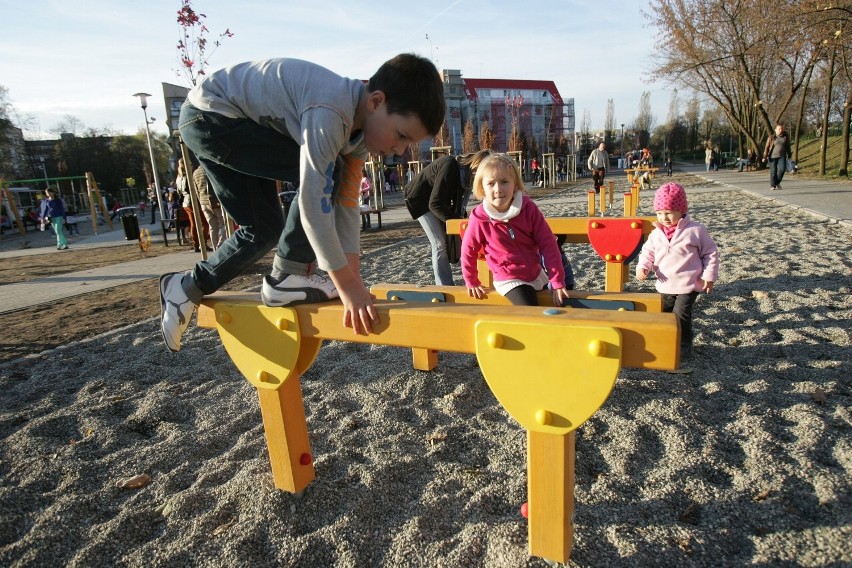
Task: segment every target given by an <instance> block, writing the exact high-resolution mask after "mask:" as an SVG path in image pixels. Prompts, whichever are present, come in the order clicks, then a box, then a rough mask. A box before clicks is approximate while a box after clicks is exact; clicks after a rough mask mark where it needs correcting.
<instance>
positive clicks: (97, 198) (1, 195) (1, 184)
mask: <svg viewBox="0 0 852 568" xmlns="http://www.w3.org/2000/svg"><path fill="white" fill-rule="evenodd" d="M65 180H86V190H87V193H88V202H89V213H90V215H91V218H92V232H93V233H94V234H96V235H97V234H98V211H97V210H98V208H100V212H101V214H102V215H103V218H104V219H105V220H106V222H107V224H108V225H109V228H110V230H112V220H111V219H110V218H109V215H108V214H107V208H106V203H105V202H104V199H103V197H102V196H101V192H100V189H99V188H98V184H97V182H95V177H94V176H93V175H92V173H91V172H86V175H84V176H65V177H55V178H37V179H21V180H13V181H6V180H3V179H0V201H5V202H6V204H7V205H8V209H9V211H10V212H11V213H12V216H13V217H14V218H15V224H16V225H17V227H18V232H19V233H20V234H21V236H22V237H26V229H25V228H24V224H23V220H22V219H21V217H20V215H19V214H18V204H17V203H16V201H15V196H14V193H13V192H12V191H10V190H9V184H10V183H14V184H19V185H20V184H27V183H42V182H47V183H48V184H49V183H50V182H51V181H57V182H58V181H65Z"/></svg>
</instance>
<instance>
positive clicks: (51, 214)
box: [41, 189, 68, 250]
mask: <svg viewBox="0 0 852 568" xmlns="http://www.w3.org/2000/svg"><path fill="white" fill-rule="evenodd" d="M45 193H46V194H47V197H45V198H44V199H43V200H42V202H41V218H42V221H43V222H44V223H48V222H49V223H50V225H51V226H52V227H53V232H54V233H56V250H65V249H67V248H68V241H67V240H65V229H64V228H63V227H62V225H64V224H65V201H63V200H62V198H61V197H59V196H58V195H57V194H56V192H55V191H54V190H53V189H47V190H46V191H45Z"/></svg>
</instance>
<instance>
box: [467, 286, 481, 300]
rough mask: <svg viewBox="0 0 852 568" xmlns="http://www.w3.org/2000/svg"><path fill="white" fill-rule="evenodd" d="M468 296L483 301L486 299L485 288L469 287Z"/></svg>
mask: <svg viewBox="0 0 852 568" xmlns="http://www.w3.org/2000/svg"><path fill="white" fill-rule="evenodd" d="M467 295H468V296H470V297H471V298H476V299H477V300H481V299H483V298H484V297H485V288H483V287H482V286H468V287H467Z"/></svg>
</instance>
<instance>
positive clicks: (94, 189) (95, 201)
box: [86, 172, 112, 235]
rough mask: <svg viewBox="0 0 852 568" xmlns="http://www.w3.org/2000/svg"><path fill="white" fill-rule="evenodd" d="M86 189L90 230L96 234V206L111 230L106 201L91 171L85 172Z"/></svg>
mask: <svg viewBox="0 0 852 568" xmlns="http://www.w3.org/2000/svg"><path fill="white" fill-rule="evenodd" d="M86 189H87V190H88V193H89V212H90V214H91V216H92V232H93V233H94V234H96V235H97V234H98V209H97V208H98V207H100V208H101V214H103V216H104V221H106V223H107V225H109V230H110V231H112V219H110V216H109V213H107V207H106V203H105V202H104V198H103V196H102V195H101V190H100V189H99V188H98V183H97V182H96V181H95V176H93V175H92V172H86Z"/></svg>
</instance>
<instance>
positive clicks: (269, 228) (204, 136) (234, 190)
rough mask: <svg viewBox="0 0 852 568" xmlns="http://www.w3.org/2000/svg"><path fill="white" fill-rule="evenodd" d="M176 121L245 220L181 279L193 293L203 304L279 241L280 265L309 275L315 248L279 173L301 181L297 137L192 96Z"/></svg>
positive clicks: (237, 217)
mask: <svg viewBox="0 0 852 568" xmlns="http://www.w3.org/2000/svg"><path fill="white" fill-rule="evenodd" d="M179 128H180V134H181V138H182V139H183V142H184V143H185V144H186V146H187V147H188V148H189V150H190V151H191V152H192V153H193V154H194V155H195V157H196V158H197V159H198V161H199V163H200V164H201V166H202V167H203V168H204V170H205V171H206V172H207V179H208V180H209V181H210V186H211V187H212V188H213V191H214V192H215V193H216V197H218V198H219V201H220V202H221V203H222V207H224V208H225V211H227V212H228V215H230V216H231V218H232V219H233V220H234V221H235V222H236V223H237V224H238V225H239V226H240V227H239V229H238V230H237V231H235V232H234V234H233V235H231V236H230V237H229V238H228V239H226V240H225V242H223V243H222V245H221V246H220V247H219V248H217V249H216V251H215V252H214V253H213V254H211V255H210V256H209V257H208V259H207V260H206V261H199V262H197V263H196V265H195V268H194V269H193V271H192V281H193V282H192V283H189V282H186V281H187V279H184V291H185V292H186V293H187V296H188V297H189V299H190V300H192V301H193V302H195V303H198V302H199V301H200V300H201V297H202V296H203V295H204V294H212V293H213V292H215V291H216V290H218V289H219V288H221V287H222V286H223V285H225V284H226V283H227V282H229V281H230V280H232V279H233V278H235V277H236V276H238V275H239V274H240V273H242V272H243V270H244V269H246V268H247V267H249V266H251V265H252V264H254V263H255V262H257V261H258V260H260V259H261V258H262V257H263V256H264V255H265V254H266V253H268V252H269V251H270V250H271V249H272V248H273V247H274V246H275V245H276V243H277V251H276V255H275V256H276V258H275V261H274V262H275V266H276V267H277V268H281V269H283V271H284V272H285V273H287V274H302V275H305V274H307V271H308V268H309V265H310V264H311V263H313V262H315V261H316V254H314V251H313V249H312V248H311V246H310V243H309V242H308V238H307V236H306V235H305V231H304V229H303V228H302V223H301V219H300V215H299V204H298V198H297V199H294V200H293V203H292V204H291V206H290V211H289V214H288V215H287V218H286V219H285V218H284V212H283V209H282V206H281V201H280V200H279V198H278V194H277V192H276V187H275V180H282V181H291V182H293V183H298V181H299V144H298V143H297V142H296V141H294V140H293V139H292V138H290V137H288V136H285V135H284V134H281V133H280V132H277V131H275V130H273V129H272V128H268V127H264V126H261V125H259V124H257V123H256V122H254V121H252V120H248V119H242V118H228V117H225V116H222V115H220V114H216V113H212V112H206V111H202V110H199V109H197V108H195V107H194V106H192V105H191V104H189V103H185V104H184V105H183V107H182V108H181V113H180V126H179ZM335 181H338V180H335ZM338 185H339V184H338V183H335V185H334V192H333V193H332V201H334V200H335V198H336V196H337V195H336V194H337V190H338ZM193 284H194V286H193Z"/></svg>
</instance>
